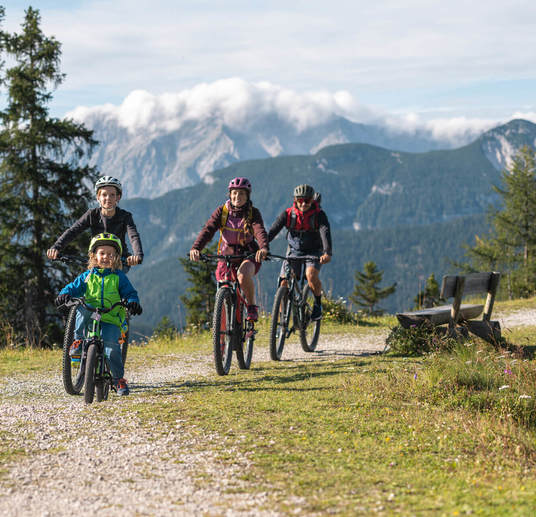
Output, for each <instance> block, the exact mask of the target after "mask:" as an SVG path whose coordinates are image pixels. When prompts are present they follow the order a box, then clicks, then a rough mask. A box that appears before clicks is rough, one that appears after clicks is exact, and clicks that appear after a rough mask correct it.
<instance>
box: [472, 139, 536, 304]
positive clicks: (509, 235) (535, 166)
mask: <svg viewBox="0 0 536 517" xmlns="http://www.w3.org/2000/svg"><path fill="white" fill-rule="evenodd" d="M501 180H502V186H501V187H495V191H496V192H497V193H498V194H499V195H500V196H501V198H502V207H501V208H500V209H495V210H493V211H491V212H490V214H489V217H490V221H491V225H492V229H491V231H490V232H489V234H488V235H486V236H484V237H477V240H476V245H475V246H474V247H472V248H468V249H467V254H468V256H469V259H470V261H471V267H472V269H474V270H481V271H483V270H494V271H501V273H502V275H503V280H502V281H501V286H500V288H501V290H502V291H503V292H504V291H505V292H506V293H507V296H508V297H509V298H510V299H512V298H519V297H528V296H532V295H533V294H534V293H535V292H536V227H535V226H534V221H535V220H536V153H535V151H534V149H533V148H531V147H528V146H524V147H522V148H521V149H520V150H519V152H518V153H517V154H516V155H515V156H514V158H513V160H512V163H511V165H510V166H509V167H507V169H506V170H504V171H503V172H502V174H501Z"/></svg>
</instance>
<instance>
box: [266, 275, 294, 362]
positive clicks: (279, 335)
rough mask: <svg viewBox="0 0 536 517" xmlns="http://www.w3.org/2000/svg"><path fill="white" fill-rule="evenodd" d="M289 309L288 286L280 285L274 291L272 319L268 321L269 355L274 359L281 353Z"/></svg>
mask: <svg viewBox="0 0 536 517" xmlns="http://www.w3.org/2000/svg"><path fill="white" fill-rule="evenodd" d="M289 309H290V302H289V298H288V287H287V286H284V285H282V286H280V287H279V288H278V289H277V292H276V293H275V298H274V306H273V308H272V321H271V323H270V357H271V358H272V360H274V361H279V360H280V359H281V356H282V354H283V347H284V346H285V340H286V338H287V329H288V324H289V320H290V310H289Z"/></svg>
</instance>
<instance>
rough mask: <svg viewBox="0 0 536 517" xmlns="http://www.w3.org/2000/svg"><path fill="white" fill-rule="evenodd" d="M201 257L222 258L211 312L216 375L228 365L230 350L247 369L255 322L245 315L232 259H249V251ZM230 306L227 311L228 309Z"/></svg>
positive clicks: (227, 368) (212, 259) (228, 366)
mask: <svg viewBox="0 0 536 517" xmlns="http://www.w3.org/2000/svg"><path fill="white" fill-rule="evenodd" d="M200 258H201V260H203V261H206V262H209V261H225V263H226V271H225V275H224V278H223V280H219V281H218V290H217V292H216V303H215V306H214V315H213V324H212V332H213V345H214V362H215V366H216V371H217V372H218V374H219V375H226V374H227V373H228V372H229V369H230V366H231V356H232V351H233V350H235V352H236V357H237V360H238V365H239V367H240V368H242V369H248V368H249V367H250V365H251V358H252V354H253V342H254V336H255V333H256V331H255V325H254V323H253V322H252V321H248V320H246V319H245V311H246V309H245V308H246V306H247V300H246V297H245V295H244V292H243V290H242V288H241V286H240V283H239V281H238V274H237V270H238V267H239V266H237V264H235V263H233V261H235V260H240V259H249V258H252V255H205V254H201V256H200ZM227 310H229V313H228V312H227Z"/></svg>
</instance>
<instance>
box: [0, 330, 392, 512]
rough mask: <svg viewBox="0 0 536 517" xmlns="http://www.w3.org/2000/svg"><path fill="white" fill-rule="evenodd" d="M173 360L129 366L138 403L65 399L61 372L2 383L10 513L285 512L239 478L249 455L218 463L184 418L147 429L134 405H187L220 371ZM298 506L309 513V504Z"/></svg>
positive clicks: (0, 500) (298, 354) (348, 348)
mask: <svg viewBox="0 0 536 517" xmlns="http://www.w3.org/2000/svg"><path fill="white" fill-rule="evenodd" d="M384 345H385V334H371V335H367V336H363V337H359V338H356V337H353V336H336V335H331V336H322V337H321V343H320V345H319V347H318V352H315V353H312V354H306V353H305V352H303V351H302V350H301V347H300V346H299V345H298V344H295V343H291V344H289V345H288V346H287V347H286V348H285V355H284V359H285V360H288V361H297V360H298V361H302V360H307V361H309V360H310V361H318V360H324V361H336V360H339V359H342V358H345V357H350V356H359V355H365V354H370V353H377V352H380V351H382V350H383V348H384ZM253 360H254V363H253V367H254V366H255V362H262V361H268V360H269V354H268V350H267V346H263V345H262V344H261V345H259V346H257V348H256V350H255V354H254V358H253ZM166 362H167V363H166V365H165V366H163V367H158V368H152V369H146V368H145V369H138V370H129V371H128V378H129V381H130V386H131V390H132V393H131V395H130V397H128V399H127V398H125V399H121V398H119V397H117V396H114V395H111V396H110V400H109V401H108V402H105V403H100V404H97V403H95V404H93V405H91V406H85V405H84V403H83V400H82V399H81V397H72V396H69V395H66V394H65V392H64V391H63V386H62V384H61V379H60V374H59V373H58V374H57V375H56V376H53V377H50V376H44V375H41V376H39V375H37V376H36V374H35V373H32V374H31V375H30V374H29V375H27V376H19V377H16V378H12V379H9V380H8V381H7V382H6V383H2V384H0V404H1V406H0V439H2V440H3V441H4V443H6V442H7V443H8V444H9V446H10V451H11V452H12V454H10V455H8V458H4V459H3V460H2V461H3V463H2V464H1V465H0V515H7V516H9V515H16V516H30V515H31V516H33V517H35V516H71V515H77V514H78V515H96V514H99V513H100V514H104V515H107V516H112V517H113V516H119V515H124V514H125V513H126V514H129V515H158V516H172V515H173V516H177V515H226V516H235V515H236V516H240V515H259V516H265V515H266V516H271V515H278V514H277V513H275V512H273V511H271V510H264V509H261V508H263V506H264V507H265V508H266V505H264V504H263V503H265V502H266V494H263V493H258V492H256V491H255V490H253V491H252V492H250V491H249V490H248V487H247V486H241V485H240V482H238V481H236V477H237V476H234V475H233V474H236V473H238V472H243V471H244V469H247V468H248V459H247V458H246V457H244V456H243V455H241V454H240V453H239V452H238V451H237V452H236V457H237V462H236V466H229V465H227V464H226V465H222V464H221V463H219V462H218V461H217V459H216V458H215V456H214V454H213V453H212V452H211V450H210V449H211V447H210V446H208V447H207V444H210V442H211V441H212V440H217V439H218V437H217V436H203V437H202V442H200V438H199V437H198V436H197V435H196V433H195V432H194V430H195V423H192V422H185V421H176V422H175V426H173V428H172V429H170V428H167V429H166V430H165V432H164V430H162V429H160V428H158V426H156V425H155V426H152V427H148V426H147V425H146V424H145V425H143V426H142V425H141V422H140V420H139V418H138V417H137V415H136V404H135V403H134V404H133V402H135V401H136V400H139V401H140V402H141V401H143V402H144V403H151V402H152V401H157V400H159V401H161V400H162V398H161V397H162V396H163V395H164V396H165V397H166V401H167V402H169V403H170V404H180V401H181V394H180V390H179V389H177V388H178V387H180V386H181V385H184V383H185V382H188V381H194V380H196V379H199V378H200V377H204V376H206V375H209V374H212V372H213V363H212V357H210V356H209V357H207V356H194V357H191V356H186V357H185V356H177V357H172V358H169V357H167V358H166ZM155 424H156V422H155ZM18 451H20V452H21V454H20V455H18V454H17V452H18ZM200 474H202V475H203V477H202V479H201V478H200ZM230 488H232V490H229V489H230ZM289 502H290V501H289ZM290 503H291V502H290ZM291 504H292V503H291ZM292 506H295V507H296V510H297V511H299V501H295V504H293V505H292Z"/></svg>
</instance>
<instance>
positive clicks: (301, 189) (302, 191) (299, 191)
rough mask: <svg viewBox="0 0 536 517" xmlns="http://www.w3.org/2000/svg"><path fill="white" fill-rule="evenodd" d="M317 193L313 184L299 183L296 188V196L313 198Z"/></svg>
mask: <svg viewBox="0 0 536 517" xmlns="http://www.w3.org/2000/svg"><path fill="white" fill-rule="evenodd" d="M314 195H315V189H314V188H313V187H311V185H306V184H303V185H298V186H297V187H296V188H295V189H294V197H307V198H312V197H313V196H314Z"/></svg>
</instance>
